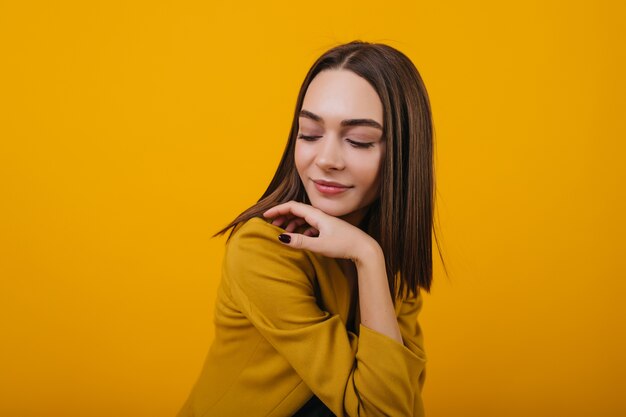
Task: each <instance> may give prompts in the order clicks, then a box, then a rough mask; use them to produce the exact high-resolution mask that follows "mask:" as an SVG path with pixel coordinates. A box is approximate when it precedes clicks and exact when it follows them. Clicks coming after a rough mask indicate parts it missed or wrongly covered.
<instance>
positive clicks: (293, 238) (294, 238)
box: [278, 233, 322, 252]
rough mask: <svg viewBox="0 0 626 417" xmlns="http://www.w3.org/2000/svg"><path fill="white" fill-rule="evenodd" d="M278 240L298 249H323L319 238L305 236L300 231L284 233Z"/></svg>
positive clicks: (317, 250)
mask: <svg viewBox="0 0 626 417" xmlns="http://www.w3.org/2000/svg"><path fill="white" fill-rule="evenodd" d="M278 240H280V241H281V242H282V243H283V244H284V245H287V246H291V247H292V248H296V249H306V250H311V251H313V252H319V251H320V250H321V249H322V248H321V247H320V243H319V242H320V240H319V239H318V238H315V237H309V236H305V235H303V234H300V233H282V234H281V235H280V236H279V238H278Z"/></svg>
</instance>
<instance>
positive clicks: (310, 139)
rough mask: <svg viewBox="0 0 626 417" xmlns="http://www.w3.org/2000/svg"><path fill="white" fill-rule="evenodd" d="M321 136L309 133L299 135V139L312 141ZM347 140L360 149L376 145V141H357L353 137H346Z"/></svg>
mask: <svg viewBox="0 0 626 417" xmlns="http://www.w3.org/2000/svg"><path fill="white" fill-rule="evenodd" d="M319 138H321V136H308V135H303V134H300V135H298V139H303V140H306V141H308V142H312V141H314V140H315V139H319ZM346 140H347V141H348V143H350V145H352V146H353V147H354V148H358V149H366V148H371V147H372V146H374V142H357V141H354V140H352V139H346Z"/></svg>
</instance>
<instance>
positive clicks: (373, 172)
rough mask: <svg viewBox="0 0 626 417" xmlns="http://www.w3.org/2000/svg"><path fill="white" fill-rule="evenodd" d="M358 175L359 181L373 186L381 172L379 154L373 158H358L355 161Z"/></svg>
mask: <svg viewBox="0 0 626 417" xmlns="http://www.w3.org/2000/svg"><path fill="white" fill-rule="evenodd" d="M353 166H355V168H356V170H355V172H356V173H357V175H358V178H359V182H360V183H361V184H362V185H367V186H373V185H375V183H376V181H377V180H378V178H379V176H380V172H381V168H382V166H381V160H380V156H379V155H375V156H372V157H371V158H370V157H368V158H363V157H361V158H357V159H356V160H355V161H354V165H353Z"/></svg>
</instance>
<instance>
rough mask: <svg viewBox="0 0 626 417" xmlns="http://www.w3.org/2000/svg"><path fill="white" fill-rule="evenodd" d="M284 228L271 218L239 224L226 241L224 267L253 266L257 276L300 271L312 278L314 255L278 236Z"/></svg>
mask: <svg viewBox="0 0 626 417" xmlns="http://www.w3.org/2000/svg"><path fill="white" fill-rule="evenodd" d="M283 232H284V229H283V228H281V227H279V226H276V225H273V224H272V223H271V221H270V220H266V219H264V218H261V217H253V218H251V219H249V220H246V221H245V222H242V223H239V224H238V225H237V226H236V227H235V229H234V230H233V233H232V235H231V236H230V239H229V240H228V242H227V243H226V252H225V258H224V266H225V267H227V268H228V269H229V270H230V271H247V270H250V269H254V271H255V275H257V274H262V273H263V271H266V272H267V273H268V274H275V273H281V274H285V273H289V274H290V275H291V274H293V273H294V272H300V273H301V274H302V275H304V276H307V277H309V278H311V277H312V275H314V268H313V264H312V262H311V259H310V256H311V254H310V253H309V251H307V250H302V249H296V248H292V247H290V246H287V245H285V244H283V243H281V242H280V241H279V240H278V235H280V234H281V233H283Z"/></svg>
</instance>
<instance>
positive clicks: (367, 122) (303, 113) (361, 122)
mask: <svg viewBox="0 0 626 417" xmlns="http://www.w3.org/2000/svg"><path fill="white" fill-rule="evenodd" d="M300 117H306V118H307V119H311V120H314V121H316V122H319V123H322V124H324V119H322V117H321V116H318V115H317V114H315V113H313V112H310V111H308V110H300ZM341 126H369V127H375V128H376V129H380V130H383V127H382V126H381V125H380V123H378V122H377V121H376V120H373V119H346V120H342V121H341Z"/></svg>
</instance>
